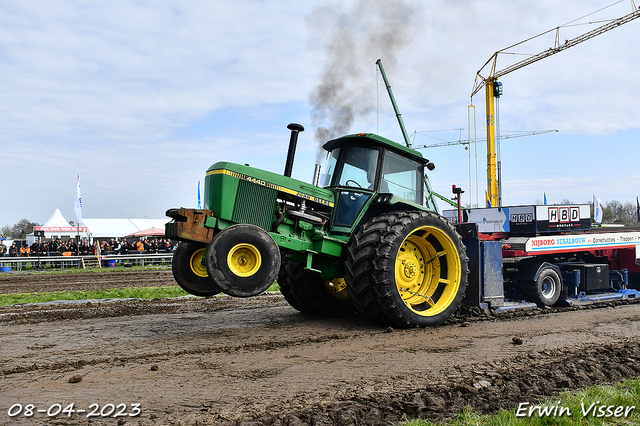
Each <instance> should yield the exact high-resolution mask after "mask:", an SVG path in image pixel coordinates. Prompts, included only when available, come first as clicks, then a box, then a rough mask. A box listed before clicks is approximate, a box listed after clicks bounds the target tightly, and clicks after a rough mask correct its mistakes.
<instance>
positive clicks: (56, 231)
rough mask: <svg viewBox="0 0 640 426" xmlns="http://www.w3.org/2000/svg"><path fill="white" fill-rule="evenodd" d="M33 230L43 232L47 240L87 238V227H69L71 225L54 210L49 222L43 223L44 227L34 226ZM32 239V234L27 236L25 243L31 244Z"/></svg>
mask: <svg viewBox="0 0 640 426" xmlns="http://www.w3.org/2000/svg"><path fill="white" fill-rule="evenodd" d="M33 230H34V231H44V237H45V238H47V239H50V238H64V239H69V238H74V237H76V236H77V235H78V234H80V237H81V238H82V237H84V238H86V237H87V227H86V226H80V227H75V226H71V224H70V223H69V222H67V220H66V219H65V218H64V216H62V213H60V209H56V211H54V212H53V214H52V215H51V217H50V218H49V220H47V221H46V222H45V223H44V225H42V226H36V227H35V228H33ZM32 238H33V234H29V235H27V243H29V244H31V243H32V242H33V240H32V241H31V242H29V240H30V239H32Z"/></svg>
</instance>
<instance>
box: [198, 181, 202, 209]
mask: <svg viewBox="0 0 640 426" xmlns="http://www.w3.org/2000/svg"><path fill="white" fill-rule="evenodd" d="M201 208H202V207H200V181H198V209H201Z"/></svg>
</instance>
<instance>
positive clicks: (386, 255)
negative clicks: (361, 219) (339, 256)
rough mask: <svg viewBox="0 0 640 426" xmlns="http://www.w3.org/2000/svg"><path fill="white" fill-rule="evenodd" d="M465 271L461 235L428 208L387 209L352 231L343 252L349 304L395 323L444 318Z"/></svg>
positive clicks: (455, 302) (460, 292)
mask: <svg viewBox="0 0 640 426" xmlns="http://www.w3.org/2000/svg"><path fill="white" fill-rule="evenodd" d="M468 274H469V271H468V259H467V255H466V252H465V248H464V245H463V244H462V238H461V237H460V235H459V234H458V233H457V232H456V231H455V229H454V228H453V226H451V224H449V222H447V220H446V219H444V218H443V217H441V216H439V215H437V214H435V213H432V212H404V211H400V212H391V213H387V214H384V215H381V216H378V217H376V218H373V219H371V220H370V221H369V222H368V223H366V224H365V225H364V226H363V227H362V228H361V229H360V230H359V231H358V232H357V233H356V234H355V235H354V238H353V241H352V243H351V245H350V247H349V252H348V257H347V275H346V279H347V283H348V285H349V286H348V287H347V289H348V292H349V296H350V297H351V299H352V300H353V303H354V306H355V307H356V308H357V309H358V311H359V312H361V313H362V314H364V315H365V316H367V317H369V318H372V319H374V320H376V321H378V322H381V323H384V324H393V325H395V326H398V327H426V326H433V325H438V324H441V323H443V322H445V321H446V320H447V319H448V318H449V317H450V316H451V315H453V313H454V312H455V311H456V310H457V309H458V307H459V306H460V303H461V302H462V299H463V298H464V295H465V292H466V288H467V277H468Z"/></svg>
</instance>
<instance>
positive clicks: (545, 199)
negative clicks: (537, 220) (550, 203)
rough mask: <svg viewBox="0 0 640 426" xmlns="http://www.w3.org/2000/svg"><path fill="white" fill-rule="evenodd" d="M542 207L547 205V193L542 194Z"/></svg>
mask: <svg viewBox="0 0 640 426" xmlns="http://www.w3.org/2000/svg"><path fill="white" fill-rule="evenodd" d="M544 205H545V206H546V205H547V193H546V192H545V193H544Z"/></svg>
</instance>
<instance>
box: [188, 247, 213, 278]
mask: <svg viewBox="0 0 640 426" xmlns="http://www.w3.org/2000/svg"><path fill="white" fill-rule="evenodd" d="M204 251H205V250H204V248H201V249H198V250H196V251H194V252H193V254H192V255H191V258H190V259H189V266H190V267H191V271H192V272H193V273H194V274H196V275H197V276H199V277H207V276H209V274H207V267H206V266H205V265H204Z"/></svg>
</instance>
